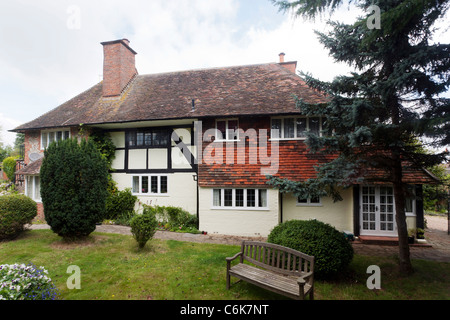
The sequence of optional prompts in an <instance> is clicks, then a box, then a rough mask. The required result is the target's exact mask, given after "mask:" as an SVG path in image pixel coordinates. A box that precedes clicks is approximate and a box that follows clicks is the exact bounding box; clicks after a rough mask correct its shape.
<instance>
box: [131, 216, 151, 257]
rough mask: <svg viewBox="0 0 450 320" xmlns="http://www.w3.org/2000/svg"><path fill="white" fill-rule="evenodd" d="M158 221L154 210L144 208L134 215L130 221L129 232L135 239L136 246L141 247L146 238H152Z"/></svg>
mask: <svg viewBox="0 0 450 320" xmlns="http://www.w3.org/2000/svg"><path fill="white" fill-rule="evenodd" d="M157 225H158V222H157V220H156V216H155V214H154V212H152V211H151V210H146V208H144V212H143V213H142V214H139V215H136V216H134V217H133V218H132V219H131V221H130V226H131V233H132V234H133V237H134V239H135V240H136V241H137V243H138V246H139V248H140V249H142V248H143V247H144V246H145V244H146V243H147V241H148V240H150V239H152V238H153V236H154V234H155V232H156V227H157Z"/></svg>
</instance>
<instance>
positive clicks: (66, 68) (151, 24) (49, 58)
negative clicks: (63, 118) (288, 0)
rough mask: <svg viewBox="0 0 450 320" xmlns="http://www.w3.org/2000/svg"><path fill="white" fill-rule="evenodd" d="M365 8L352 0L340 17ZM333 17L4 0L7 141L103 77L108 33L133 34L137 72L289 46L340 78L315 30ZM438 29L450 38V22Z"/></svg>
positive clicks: (186, 2) (2, 75)
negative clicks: (449, 25) (21, 127)
mask: <svg viewBox="0 0 450 320" xmlns="http://www.w3.org/2000/svg"><path fill="white" fill-rule="evenodd" d="M361 13H362V12H361V11H358V10H356V9H355V8H348V7H345V6H344V7H342V8H340V9H339V10H338V11H337V12H336V13H335V14H334V15H333V16H332V19H333V20H341V21H344V22H347V23H351V22H353V21H354V20H355V18H356V17H357V16H358V15H361ZM326 18H327V17H323V18H320V19H316V20H315V21H305V20H304V19H302V18H296V19H294V18H293V17H292V15H291V14H289V13H282V12H279V11H278V8H277V7H275V6H274V5H273V4H272V2H271V1H269V0H221V1H217V0H146V1H141V0H128V1H118V0H108V1H107V0H95V1H93V0H81V1H80V0H39V1H36V0H14V1H5V0H2V1H1V2H0V70H1V71H0V96H1V99H0V127H1V131H0V142H3V144H4V145H5V144H9V145H13V143H14V140H15V133H11V132H8V131H7V130H11V129H13V128H15V127H17V126H18V125H20V124H22V123H26V122H28V121H31V120H33V119H35V118H37V117H39V116H40V115H42V114H44V113H46V112H48V111H50V110H52V109H54V108H55V107H57V106H59V105H60V104H62V103H64V102H65V101H67V100H69V99H71V98H72V97H74V96H76V95H78V94H79V93H81V92H83V91H85V90H87V89H89V88H90V87H92V86H93V85H95V84H96V83H98V82H99V81H101V79H102V69H103V47H102V45H101V44H100V43H101V42H104V41H110V40H117V39H123V38H126V39H128V40H129V41H130V46H131V48H133V49H134V50H135V51H136V52H137V53H138V54H137V55H136V68H137V70H138V72H139V74H151V73H161V72H171V71H182V70H191V69H202V68H213V67H224V66H235V65H247V64H257V63H270V62H278V61H279V57H278V55H279V53H280V52H284V53H285V54H286V56H285V61H297V69H298V70H299V71H303V72H308V73H310V74H312V75H313V76H314V77H316V78H319V79H320V80H325V81H329V80H332V79H333V78H334V77H335V76H337V75H341V74H346V73H348V72H349V71H350V69H349V67H348V66H347V65H343V64H337V63H335V62H334V61H333V59H332V58H331V57H329V56H328V54H327V51H326V50H325V49H324V48H323V45H322V44H320V43H319V41H318V39H317V36H316V35H315V33H314V30H318V31H325V30H327V28H328V26H327V25H326V23H325V22H326ZM439 32H440V33H439ZM439 32H438V34H439V37H440V38H441V39H444V41H441V42H442V43H449V42H450V31H449V30H448V28H447V30H444V31H439Z"/></svg>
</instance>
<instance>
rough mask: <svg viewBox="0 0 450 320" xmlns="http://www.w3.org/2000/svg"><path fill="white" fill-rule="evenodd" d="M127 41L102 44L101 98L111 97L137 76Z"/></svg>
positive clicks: (132, 54) (133, 54) (133, 53)
mask: <svg viewBox="0 0 450 320" xmlns="http://www.w3.org/2000/svg"><path fill="white" fill-rule="evenodd" d="M128 43H129V42H128V40H126V39H123V40H117V41H109V42H102V45H103V54H104V57H103V96H104V97H113V96H118V95H120V94H121V93H122V91H123V89H124V88H125V87H126V86H127V85H128V83H129V82H130V81H131V80H132V79H133V78H134V76H135V75H136V74H137V71H136V67H135V55H136V52H134V51H133V50H132V49H131V48H130V47H129V46H128Z"/></svg>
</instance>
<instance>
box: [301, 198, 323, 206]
mask: <svg viewBox="0 0 450 320" xmlns="http://www.w3.org/2000/svg"><path fill="white" fill-rule="evenodd" d="M297 205H298V206H320V205H322V202H321V199H320V197H311V198H300V197H298V198H297Z"/></svg>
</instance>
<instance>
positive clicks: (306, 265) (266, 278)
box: [226, 241, 314, 300]
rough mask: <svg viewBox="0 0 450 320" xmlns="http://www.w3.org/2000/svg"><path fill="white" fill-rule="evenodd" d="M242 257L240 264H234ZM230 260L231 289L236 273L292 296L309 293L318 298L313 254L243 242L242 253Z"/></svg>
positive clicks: (266, 244) (303, 295)
mask: <svg viewBox="0 0 450 320" xmlns="http://www.w3.org/2000/svg"><path fill="white" fill-rule="evenodd" d="M238 257H239V263H238V264H236V265H234V266H233V267H232V266H231V262H232V261H233V260H235V259H236V258H238ZM226 261H227V290H228V289H230V280H231V279H230V278H231V276H233V277H236V278H238V279H240V280H244V281H247V282H249V283H252V284H254V285H256V286H259V287H261V288H264V289H267V290H270V291H273V292H276V293H278V294H282V295H284V296H287V297H289V298H292V299H297V300H302V299H305V297H306V295H308V294H309V299H310V300H313V299H314V257H312V256H309V255H306V254H304V253H302V252H299V251H297V250H293V249H290V248H286V247H283V246H280V245H276V244H272V243H265V242H257V241H243V242H242V245H241V252H239V253H237V254H236V255H234V256H233V257H230V258H226ZM245 261H247V262H248V263H244V262H245ZM249 263H250V264H249ZM240 280H238V281H240Z"/></svg>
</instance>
